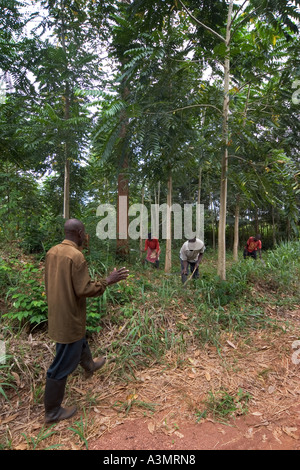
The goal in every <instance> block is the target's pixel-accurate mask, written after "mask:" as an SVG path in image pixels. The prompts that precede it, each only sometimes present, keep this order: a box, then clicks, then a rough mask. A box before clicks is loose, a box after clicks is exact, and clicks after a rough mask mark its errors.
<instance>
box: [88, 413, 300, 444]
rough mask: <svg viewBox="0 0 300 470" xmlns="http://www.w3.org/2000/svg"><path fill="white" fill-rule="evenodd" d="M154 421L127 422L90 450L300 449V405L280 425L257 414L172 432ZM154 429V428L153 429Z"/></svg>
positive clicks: (184, 425)
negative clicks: (164, 429)
mask: <svg viewBox="0 0 300 470" xmlns="http://www.w3.org/2000/svg"><path fill="white" fill-rule="evenodd" d="M151 423H152V421H149V420H147V419H136V420H132V421H126V423H124V424H121V425H119V426H117V427H116V428H114V429H113V430H112V431H110V432H107V433H105V434H104V435H103V436H102V437H101V438H100V439H96V440H92V441H90V442H89V449H90V450H111V451H113V450H126V451H130V450H131V451H133V450H147V451H149V450H169V451H174V450H176V451H177V450H189V451H194V450H300V405H299V406H298V410H294V411H293V412H292V413H291V415H290V417H289V418H288V419H285V420H281V421H280V422H277V423H276V424H272V423H269V422H264V421H262V420H260V419H259V418H258V417H255V416H248V417H245V418H244V417H239V418H237V419H236V420H234V421H231V422H230V423H229V424H226V425H225V424H220V423H216V422H211V421H206V422H203V423H200V424H193V423H188V422H185V423H184V422H183V423H180V424H179V425H178V430H177V431H174V432H172V433H171V434H166V433H163V432H159V431H158V432H157V431H154V430H152V428H151ZM149 429H150V430H149Z"/></svg>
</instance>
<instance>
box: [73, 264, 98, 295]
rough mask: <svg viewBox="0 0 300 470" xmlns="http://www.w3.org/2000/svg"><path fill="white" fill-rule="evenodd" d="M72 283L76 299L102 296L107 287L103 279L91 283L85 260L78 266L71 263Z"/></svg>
mask: <svg viewBox="0 0 300 470" xmlns="http://www.w3.org/2000/svg"><path fill="white" fill-rule="evenodd" d="M72 283H73V289H74V292H75V294H76V296H77V297H97V296H100V295H102V294H103V293H104V291H105V289H106V287H107V282H106V280H105V279H101V280H97V281H92V279H91V278H90V275H89V271H88V266H87V263H86V261H85V260H84V261H83V262H82V263H80V264H75V263H73V265H72Z"/></svg>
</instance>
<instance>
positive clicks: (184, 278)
mask: <svg viewBox="0 0 300 470" xmlns="http://www.w3.org/2000/svg"><path fill="white" fill-rule="evenodd" d="M180 264H181V272H182V271H183V269H184V265H183V261H182V259H180ZM195 266H196V262H194V263H192V262H191V261H188V268H187V271H188V273H187V274H181V280H182V282H185V281H186V280H187V277H188V274H189V268H190V271H191V274H192V272H193V271H194V269H195ZM198 278H199V266H198V268H197V269H196V271H195V272H194V274H193V279H198Z"/></svg>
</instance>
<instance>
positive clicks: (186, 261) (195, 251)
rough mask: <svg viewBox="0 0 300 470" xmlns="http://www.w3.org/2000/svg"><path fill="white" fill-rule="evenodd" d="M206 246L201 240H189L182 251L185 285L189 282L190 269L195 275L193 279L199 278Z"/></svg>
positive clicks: (182, 274) (183, 280) (182, 269)
mask: <svg viewBox="0 0 300 470" xmlns="http://www.w3.org/2000/svg"><path fill="white" fill-rule="evenodd" d="M204 251H205V245H204V242H203V241H202V240H200V239H199V238H196V237H194V238H191V239H190V240H187V241H186V242H185V243H184V244H183V245H182V247H181V250H180V263H181V280H182V282H183V283H184V282H185V281H186V280H187V275H188V268H189V267H190V270H191V273H193V279H198V278H199V264H200V263H202V258H203V254H204Z"/></svg>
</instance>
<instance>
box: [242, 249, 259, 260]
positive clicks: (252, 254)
mask: <svg viewBox="0 0 300 470" xmlns="http://www.w3.org/2000/svg"><path fill="white" fill-rule="evenodd" d="M247 256H251V258H254V259H256V257H257V251H256V250H255V251H251V252H250V251H248V250H247V248H245V249H244V259H246V258H247Z"/></svg>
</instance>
